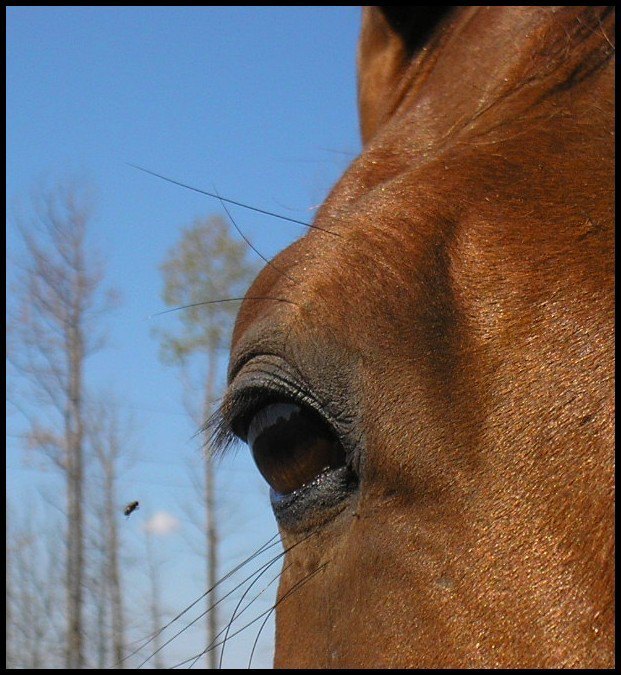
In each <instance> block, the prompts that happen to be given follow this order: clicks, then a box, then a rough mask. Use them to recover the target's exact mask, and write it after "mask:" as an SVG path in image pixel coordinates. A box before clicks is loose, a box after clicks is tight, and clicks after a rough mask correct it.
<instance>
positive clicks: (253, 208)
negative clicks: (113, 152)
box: [127, 162, 341, 237]
mask: <svg viewBox="0 0 621 675" xmlns="http://www.w3.org/2000/svg"><path fill="white" fill-rule="evenodd" d="M127 165H128V166H131V167H132V168H134V169H138V171H143V172H144V173H148V174H150V175H151V176H155V177H156V178H161V179H162V180H165V181H167V182H168V183H172V184H173V185H178V186H179V187H182V188H185V189H186V190H192V191H193V192H198V193H199V194H202V195H206V196H207V197H213V198H214V199H220V200H222V201H224V202H227V203H228V204H234V205H235V206H241V207H242V208H244V209H249V210H250V211H255V212H256V213H262V214H263V215H265V216H272V217H273V218H280V220H286V221H288V222H290V223H295V224H296V225H303V226H304V227H308V228H310V229H313V230H321V232H327V233H328V234H332V235H334V236H336V237H340V236H341V235H340V234H338V233H337V232H331V231H330V230H326V229H324V228H323V227H319V226H318V225H311V224H310V223H305V222H304V221H303V220H297V219H296V218H289V217H288V216H283V215H281V214H279V213H272V212H271V211H265V210H264V209H259V208H257V207H256V206H250V205H249V204H243V203H242V202H238V201H236V200H234V199H229V198H227V197H220V195H217V194H213V193H212V192H208V191H207V190H200V189H199V188H195V187H192V186H191V185H186V184H185V183H181V182H180V181H178V180H173V179H172V178H167V177H166V176H162V175H161V174H159V173H155V171H150V170H149V169H145V168H144V167H142V166H138V165H137V164H132V163H131V162H127Z"/></svg>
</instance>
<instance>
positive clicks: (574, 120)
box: [230, 6, 614, 668]
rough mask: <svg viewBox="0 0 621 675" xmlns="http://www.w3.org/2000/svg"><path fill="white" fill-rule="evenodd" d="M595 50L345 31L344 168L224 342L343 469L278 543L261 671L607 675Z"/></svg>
mask: <svg viewBox="0 0 621 675" xmlns="http://www.w3.org/2000/svg"><path fill="white" fill-rule="evenodd" d="M424 10H430V11H432V14H431V15H426V14H425V12H424ZM429 16H431V20H429V18H428V17H429ZM613 31H614V11H613V10H612V9H611V8H605V7H573V6H565V7H550V6H543V7H530V6H524V7H498V6H492V7H460V8H454V9H452V10H451V11H450V12H449V11H448V9H447V8H440V10H438V8H435V9H434V8H421V7H411V8H407V7H398V8H397V7H391V8H384V9H383V10H381V9H378V8H366V9H365V10H364V15H363V23H362V36H361V40H360V50H359V102H360V112H361V129H362V136H363V140H364V143H365V146H364V151H363V152H362V154H361V155H360V157H359V158H358V159H356V160H355V161H354V162H353V164H352V165H351V167H350V168H349V170H348V171H347V172H346V173H345V175H344V176H343V178H342V179H341V180H340V182H339V183H338V184H337V185H336V187H335V188H334V189H333V191H332V193H331V194H330V196H329V198H328V199H327V201H326V202H325V204H324V205H323V207H322V208H321V210H320V212H319V213H318V215H317V218H316V221H315V224H316V225H318V226H320V227H322V228H323V230H324V231H322V230H312V231H311V232H310V233H309V234H308V235H307V236H305V237H304V238H302V239H301V240H300V241H298V242H296V243H295V244H293V245H292V246H290V247H289V248H288V249H287V250H285V251H284V252H283V253H281V254H280V255H279V256H278V257H277V258H276V259H275V260H274V262H273V264H272V265H268V266H267V267H266V268H265V269H264V270H263V272H262V273H261V274H260V275H259V277H258V279H257V280H256V282H255V284H254V286H253V287H252V288H251V290H250V291H249V297H252V298H253V299H254V301H252V302H249V301H246V302H245V303H244V304H243V306H242V308H241V311H240V314H239V318H238V322H237V326H236V330H235V334H234V339H233V348H232V360H231V368H230V375H231V380H232V383H233V384H235V381H236V380H237V379H238V378H239V377H240V376H241V374H243V373H244V372H245V371H248V369H251V368H253V367H259V366H258V365H256V364H261V359H264V360H265V359H268V360H269V361H270V363H271V364H272V366H273V368H274V369H275V370H278V367H279V365H278V364H282V363H287V364H289V366H290V367H291V368H293V369H294V370H295V372H296V373H297V377H298V378H299V379H300V381H301V382H304V387H305V388H307V389H308V390H310V391H313V392H319V394H317V398H318V399H322V400H329V401H331V402H332V403H331V405H332V406H333V408H334V410H336V411H337V412H336V413H335V414H337V415H338V414H339V412H338V411H339V410H342V411H343V416H346V414H347V415H348V418H347V425H348V428H349V429H350V431H351V434H352V436H353V437H355V438H356V443H357V447H358V449H359V452H360V459H359V464H358V473H359V480H360V483H359V488H358V490H357V491H356V493H355V495H353V496H352V497H351V499H349V500H347V501H346V503H345V505H344V506H343V508H342V509H341V510H340V511H339V512H338V513H335V514H331V516H330V517H329V518H327V519H326V518H323V519H322V518H321V517H320V516H318V517H317V521H316V522H315V523H314V530H313V535H312V536H308V535H307V534H306V533H304V532H297V531H295V528H288V527H283V526H281V534H282V537H283V540H284V543H285V545H286V546H290V545H292V544H295V543H297V542H300V543H299V545H298V546H295V547H294V548H293V549H292V550H291V551H289V552H288V553H287V556H286V561H285V568H284V571H283V575H282V579H281V585H280V591H279V597H280V599H281V602H280V603H279V605H278V607H277V620H276V656H275V665H276V667H289V668H303V667H314V668H354V667H364V668H372V667H376V668H381V667H386V668H392V667H416V668H434V667H435V668H452V667H485V668H497V667H511V668H517V667H520V668H529V667H531V668H535V667H536V668H552V667H582V668H587V667H595V668H597V667H610V666H613V664H614V657H613V655H614V632H613V631H614V628H613V619H614V609H613V594H614V583H613V576H614V574H613V572H614V562H613V552H614V532H613V517H614V513H613V471H614V453H613V412H614V410H613V340H614V335H613V330H614V328H613V313H614V305H613V299H614V272H613V190H614V188H613V119H614V101H613V93H614V86H613V74H614V61H613V51H614V49H613V43H612V41H613V39H614V37H613ZM325 230H328V231H329V232H326V231H325ZM258 297H264V298H266V299H265V300H257V298H258ZM276 297H277V298H280V299H283V300H285V302H276V301H274V300H273V298H276ZM253 364H255V365H254V366H253ZM350 413H351V414H350ZM307 529H308V528H307ZM305 537H308V538H306V539H305ZM309 575H311V576H309ZM306 577H308V578H306ZM303 579H306V581H305V583H304V584H299V582H300V580H303ZM296 584H298V586H297V587H296ZM290 591H291V592H290Z"/></svg>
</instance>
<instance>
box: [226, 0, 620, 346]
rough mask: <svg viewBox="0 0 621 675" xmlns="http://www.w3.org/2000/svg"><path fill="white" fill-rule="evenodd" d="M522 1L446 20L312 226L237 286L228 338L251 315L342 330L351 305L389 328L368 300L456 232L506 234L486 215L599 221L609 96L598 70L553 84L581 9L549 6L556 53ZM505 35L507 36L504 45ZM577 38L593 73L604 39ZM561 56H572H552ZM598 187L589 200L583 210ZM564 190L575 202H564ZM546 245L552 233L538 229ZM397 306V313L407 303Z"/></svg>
mask: <svg viewBox="0 0 621 675" xmlns="http://www.w3.org/2000/svg"><path fill="white" fill-rule="evenodd" d="M526 9H528V8H515V7H510V8H506V7H505V8H479V9H474V8H464V9H463V10H462V11H461V12H460V14H459V20H458V22H457V24H458V25H457V26H456V28H455V33H456V34H457V37H458V38H459V39H452V40H449V41H448V44H445V45H443V46H442V48H441V49H440V50H439V51H440V53H439V54H438V55H437V57H436V62H435V64H434V68H433V69H432V72H431V73H427V74H426V75H425V78H424V80H423V81H420V80H418V79H416V78H417V75H416V72H417V65H416V64H413V66H412V71H413V73H414V74H413V76H412V77H413V80H412V82H410V83H409V84H410V87H409V90H406V91H405V92H404V93H403V95H402V100H401V103H400V105H399V107H398V109H397V111H396V113H395V116H394V119H393V120H392V121H390V122H389V123H388V124H386V125H385V128H384V129H382V131H381V132H380V133H378V134H377V136H376V137H375V138H374V139H373V140H372V142H371V143H370V144H369V145H368V147H366V148H365V151H364V152H363V154H362V155H361V156H360V157H359V158H358V159H357V160H355V161H354V163H353V164H352V166H351V167H350V169H349V170H348V171H347V172H346V173H345V175H344V176H343V178H342V179H341V180H340V181H339V183H338V184H337V185H336V186H335V188H334V190H333V191H332V193H331V194H330V196H329V197H328V199H327V200H326V202H325V203H324V205H323V206H322V208H321V209H320V211H319V212H318V215H317V219H316V221H315V224H317V225H319V226H320V227H321V228H322V229H321V230H313V231H311V232H310V233H309V234H308V235H307V236H305V237H303V238H302V239H301V240H299V241H298V242H296V243H294V244H293V245H292V246H290V247H289V248H288V249H286V250H285V251H283V252H282V253H281V254H279V255H278V256H277V257H276V258H275V260H274V261H273V262H272V263H271V264H269V265H267V266H266V267H265V268H264V270H263V271H262V273H261V274H260V275H259V277H258V279H257V280H256V282H255V284H254V286H253V287H252V288H251V290H250V292H249V294H248V296H249V297H250V298H251V301H250V302H248V301H247V302H245V303H244V305H243V306H242V308H241V311H240V314H239V317H238V322H237V327H236V330H235V334H234V345H235V344H236V343H237V342H238V341H239V339H240V337H241V336H242V335H244V334H246V333H247V332H248V331H249V329H251V328H253V326H254V325H255V324H265V325H270V324H271V325H281V326H285V325H286V326H288V327H290V328H291V329H292V330H295V326H296V325H303V324H304V325H305V331H306V332H307V333H308V331H309V329H311V330H312V327H313V326H316V327H318V328H320V327H322V326H323V327H325V326H326V325H329V324H332V325H333V326H334V329H335V330H336V331H340V332H342V333H348V334H350V336H352V337H353V334H352V333H351V331H347V330H346V325H347V322H346V321H344V320H343V319H344V317H346V316H347V315H348V312H351V310H352V308H353V309H357V310H359V311H360V312H364V311H367V312H368V313H369V316H370V318H372V319H373V321H374V322H375V323H376V324H377V323H378V322H380V323H382V322H383V323H385V324H386V327H387V329H389V330H391V329H394V328H395V324H394V322H393V323H392V324H391V323H390V321H388V320H387V319H386V318H385V316H384V315H383V314H382V313H381V312H380V313H378V312H377V311H376V310H377V309H378V306H379V304H381V305H382V306H383V307H384V308H386V306H387V304H388V303H391V302H394V303H397V304H398V303H399V301H400V299H401V298H400V296H399V290H403V291H407V292H412V291H414V295H416V291H417V290H418V291H419V294H420V292H422V290H423V289H422V286H424V283H425V279H429V278H430V275H427V276H425V275H423V274H421V272H420V269H421V263H422V262H423V260H422V259H423V258H425V259H426V260H427V262H428V263H429V262H430V261H431V263H430V264H433V265H435V270H436V272H438V273H439V274H446V272H447V269H446V268H443V269H438V265H439V264H441V263H442V262H446V261H447V259H448V258H450V256H451V255H453V254H454V253H455V248H456V246H458V244H456V242H458V241H459V240H461V241H462V242H464V241H465V240H468V242H467V245H468V246H469V247H470V249H471V253H472V250H473V249H479V250H481V249H484V248H485V247H488V248H489V245H490V243H491V244H492V248H494V247H499V248H502V245H504V244H505V243H506V241H501V240H499V239H498V238H497V237H495V234H496V233H494V232H492V231H491V229H490V227H486V223H487V224H488V223H505V224H506V225H507V227H508V228H509V229H512V231H513V235H512V236H510V237H509V239H511V238H513V240H519V239H520V238H523V237H531V236H532V235H533V234H534V235H535V238H537V237H538V236H539V234H538V233H537V231H536V227H537V226H538V224H540V223H542V222H545V223H546V226H547V227H548V230H549V231H553V230H554V225H555V221H558V222H559V223H565V222H567V220H568V217H569V220H571V221H573V220H582V222H584V221H585V219H586V220H588V219H589V218H590V219H591V220H596V219H597V220H599V221H600V222H602V219H604V220H605V221H606V223H607V224H608V222H609V220H610V219H609V218H608V215H609V214H608V213H605V214H604V213H602V212H601V208H604V209H605V210H606V211H610V203H609V202H610V199H609V197H610V196H611V195H612V194H613V188H612V185H611V179H610V176H612V172H611V170H610V169H611V166H610V165H611V161H612V153H611V152H610V147H611V144H610V129H611V128H612V120H613V119H614V102H613V101H612V100H608V99H609V98H610V97H607V98H606V97H602V96H599V95H598V93H599V92H598V91H597V82H595V85H594V86H595V91H594V90H593V88H592V87H591V89H589V83H587V85H586V86H581V82H582V80H581V77H582V76H580V77H577V78H574V80H575V81H574V82H572V85H571V86H570V87H562V86H559V82H563V81H564V80H566V78H567V77H568V72H567V68H570V67H573V68H574V70H575V69H576V68H578V66H577V65H576V64H577V63H578V62H580V61H581V58H582V57H581V53H582V52H581V47H582V43H581V40H582V39H584V36H582V37H581V36H577V35H576V34H575V32H576V31H575V26H577V25H579V21H578V19H579V17H576V16H574V15H573V14H572V10H571V8H569V9H568V8H566V9H565V10H564V11H563V12H557V11H556V10H550V12H551V13H552V15H553V22H554V25H555V29H554V30H555V34H554V35H553V36H552V37H553V38H554V39H556V37H558V35H557V33H558V32H559V31H560V32H561V33H563V34H565V35H566V41H565V47H564V50H565V57H562V54H561V52H562V50H560V48H559V46H558V44H556V43H554V44H553V46H552V47H550V48H549V49H542V48H541V47H540V46H534V45H538V44H539V43H540V42H543V43H544V44H545V43H546V40H544V39H543V38H544V37H546V33H545V31H546V30H551V28H550V26H551V23H550V16H549V14H548V12H546V11H543V9H541V11H539V10H533V11H526ZM531 9H532V8H531ZM490 26H491V29H490ZM553 32H554V31H553ZM591 33H592V30H591V32H590V33H589V32H588V31H587V33H586V34H587V35H590V34H591ZM515 35H517V36H519V40H517V41H516V42H514V43H511V44H512V49H507V40H508V39H510V38H511V36H515ZM479 37H480V38H481V40H479V39H478V38H479ZM550 41H552V42H554V40H550V39H548V40H547V42H550ZM599 42H600V43H605V41H604V40H601V39H600V40H599ZM571 46H576V47H577V48H576V49H574V50H572V49H570V47H571ZM585 50H586V51H585V54H586V56H585V57H584V59H582V60H583V61H586V62H588V63H590V64H591V65H590V66H589V69H591V70H595V71H596V70H597V65H601V63H602V62H605V61H606V58H607V52H606V50H598V49H595V50H591V51H589V49H587V48H585ZM593 51H594V52H595V55H593V53H592V52H593ZM563 59H564V61H567V62H569V61H572V59H573V60H574V61H575V63H573V64H572V65H571V66H566V65H563V66H561V61H563ZM490 60H491V61H494V62H495V64H496V68H495V70H493V71H489V70H488V69H486V68H485V67H484V65H483V66H482V64H485V63H486V62H488V61H490ZM542 64H543V65H545V66H546V68H543V70H544V72H545V73H546V75H545V76H543V77H540V78H537V79H536V80H535V81H533V80H532V78H531V75H532V74H533V71H534V70H536V69H537V68H539V69H541V68H542V67H543V65H542ZM589 69H587V71H588V72H591V70H589ZM456 72H457V73H458V74H457V76H456ZM572 72H573V71H572ZM611 72H612V70H611V69H609V70H608V73H611ZM604 79H605V78H604ZM404 81H405V82H408V77H407V74H406V76H405V78H404ZM606 83H607V81H605V82H604V85H603V88H605V85H606ZM565 90H566V91H565ZM607 90H610V87H608V88H607ZM594 100H595V101H596V104H595V103H594ZM589 106H591V109H592V113H593V114H592V115H589V114H588V110H587V108H588V107H589ZM550 119H554V120H555V122H554V123H553V124H551V123H550ZM572 144H573V145H574V146H575V147H574V150H573V157H572V158H571V159H570V161H569V162H564V161H560V160H559V157H560V155H559V154H558V153H556V152H550V150H554V149H555V146H561V147H563V148H564V156H565V157H567V156H570V155H572V151H569V152H567V147H568V146H569V145H572ZM534 174H536V175H537V180H532V178H533V176H534ZM602 190H603V191H604V193H605V194H603V193H602ZM596 191H598V192H599V208H600V212H597V213H594V212H593V210H592V209H593V203H594V200H593V194H595V192H596ZM568 195H571V199H570V200H569V202H571V203H572V205H573V207H574V212H573V213H568V211H567V202H568ZM602 196H603V197H604V199H602ZM604 216H605V217H604ZM464 232H467V233H468V234H467V235H466V236H464ZM561 238H562V233H561ZM505 239H506V238H505ZM546 245H552V246H554V245H555V244H553V243H552V242H551V240H548V241H547V242H546ZM438 252H440V255H438ZM480 263H481V259H480V258H479V259H477V256H476V255H475V256H471V257H470V264H471V267H472V266H474V267H476V265H477V264H480ZM490 263H493V260H491V259H490V257H489V256H488V257H487V261H486V264H490ZM417 266H418V268H417ZM427 267H428V266H427ZM422 268H423V269H425V265H422ZM362 271H363V272H362ZM408 272H411V274H409V275H408ZM475 273H476V270H475V269H471V271H470V274H471V275H472V274H475ZM374 282H375V283H377V282H379V284H380V286H379V287H382V288H384V289H385V290H386V291H387V292H386V293H383V294H382V297H381V298H380V297H378V296H377V294H376V293H375V294H374V293H372V292H369V293H365V288H366V287H367V286H368V287H369V288H372V287H373V283H374ZM389 289H390V290H389ZM261 297H264V298H265V300H258V298H261ZM361 300H362V303H361V302H360V301H361ZM401 308H402V313H406V312H407V307H406V305H405V304H403V303H401ZM301 315H302V316H301ZM255 332H256V331H255ZM259 332H261V331H260V330H259Z"/></svg>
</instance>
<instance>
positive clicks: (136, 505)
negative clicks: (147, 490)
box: [123, 502, 140, 517]
mask: <svg viewBox="0 0 621 675" xmlns="http://www.w3.org/2000/svg"><path fill="white" fill-rule="evenodd" d="M139 508H140V502H129V504H128V505H127V506H126V507H125V508H124V509H123V513H124V514H125V515H126V516H128V517H129V516H130V515H131V514H132V513H133V512H134V511H135V510H136V509H139Z"/></svg>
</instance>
